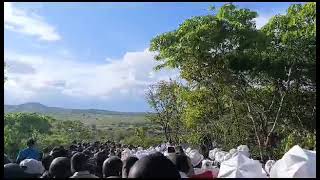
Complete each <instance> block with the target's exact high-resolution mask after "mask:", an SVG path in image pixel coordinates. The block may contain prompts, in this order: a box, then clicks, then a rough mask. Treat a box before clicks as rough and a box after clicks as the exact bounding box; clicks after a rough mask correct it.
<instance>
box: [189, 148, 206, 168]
mask: <svg viewBox="0 0 320 180" xmlns="http://www.w3.org/2000/svg"><path fill="white" fill-rule="evenodd" d="M189 157H190V159H191V164H192V166H193V167H195V166H197V165H198V164H199V163H200V162H201V161H202V160H203V158H204V157H203V155H202V154H200V153H199V151H198V150H196V149H193V150H191V151H190V152H189Z"/></svg>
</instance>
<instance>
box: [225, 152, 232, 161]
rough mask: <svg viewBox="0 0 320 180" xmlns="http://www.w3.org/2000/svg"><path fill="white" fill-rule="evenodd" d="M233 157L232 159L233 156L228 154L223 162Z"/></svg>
mask: <svg viewBox="0 0 320 180" xmlns="http://www.w3.org/2000/svg"><path fill="white" fill-rule="evenodd" d="M231 157H232V155H231V154H230V153H227V154H225V155H224V157H223V161H226V160H228V159H230V158H231Z"/></svg>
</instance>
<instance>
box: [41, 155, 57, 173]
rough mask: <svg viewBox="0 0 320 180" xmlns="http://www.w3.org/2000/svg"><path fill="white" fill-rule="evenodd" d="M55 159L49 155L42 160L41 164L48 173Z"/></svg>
mask: <svg viewBox="0 0 320 180" xmlns="http://www.w3.org/2000/svg"><path fill="white" fill-rule="evenodd" d="M53 159H54V158H53V156H51V155H47V156H45V157H44V158H43V159H42V161H41V162H42V165H43V167H44V169H45V170H47V171H48V170H49V167H50V164H51V162H52V161H53Z"/></svg>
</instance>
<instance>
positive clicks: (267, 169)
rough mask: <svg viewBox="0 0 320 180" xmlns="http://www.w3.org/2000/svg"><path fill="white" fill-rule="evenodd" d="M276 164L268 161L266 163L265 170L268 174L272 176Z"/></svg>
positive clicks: (273, 161)
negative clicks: (272, 169)
mask: <svg viewBox="0 0 320 180" xmlns="http://www.w3.org/2000/svg"><path fill="white" fill-rule="evenodd" d="M275 163H276V161H275V160H268V161H267V162H266V164H265V165H264V170H265V171H266V173H268V174H270V170H271V168H272V166H273V165H274V164H275Z"/></svg>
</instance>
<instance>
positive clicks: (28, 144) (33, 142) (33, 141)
mask: <svg viewBox="0 0 320 180" xmlns="http://www.w3.org/2000/svg"><path fill="white" fill-rule="evenodd" d="M35 143H36V141H35V140H34V139H29V140H28V141H27V146H28V147H31V146H33V145H35Z"/></svg>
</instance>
